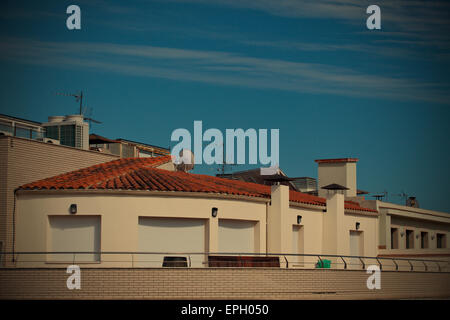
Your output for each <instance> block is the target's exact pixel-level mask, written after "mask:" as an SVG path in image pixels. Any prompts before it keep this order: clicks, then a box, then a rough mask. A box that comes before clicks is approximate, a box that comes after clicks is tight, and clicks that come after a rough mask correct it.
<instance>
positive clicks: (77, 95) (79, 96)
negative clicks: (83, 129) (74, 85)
mask: <svg viewBox="0 0 450 320" xmlns="http://www.w3.org/2000/svg"><path fill="white" fill-rule="evenodd" d="M56 94H57V95H59V96H66V97H75V101H76V102H80V115H82V116H83V119H85V120H87V121H89V126H90V125H91V122H94V123H101V122H100V121H98V120H95V119H92V118H91V116H92V108H88V107H86V106H84V110H83V91H80V93H65V92H57V93H56ZM86 110H89V117H85V116H84V113H85V112H86Z"/></svg>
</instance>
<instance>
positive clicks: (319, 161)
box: [314, 158, 358, 163]
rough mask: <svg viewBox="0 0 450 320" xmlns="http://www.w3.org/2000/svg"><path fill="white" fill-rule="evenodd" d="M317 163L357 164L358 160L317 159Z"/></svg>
mask: <svg viewBox="0 0 450 320" xmlns="http://www.w3.org/2000/svg"><path fill="white" fill-rule="evenodd" d="M314 161H315V162H317V163H341V162H358V158H339V159H317V160H314Z"/></svg>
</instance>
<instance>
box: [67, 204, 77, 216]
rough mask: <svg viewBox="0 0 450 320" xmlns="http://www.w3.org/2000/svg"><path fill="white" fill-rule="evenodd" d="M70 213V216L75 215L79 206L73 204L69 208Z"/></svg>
mask: <svg viewBox="0 0 450 320" xmlns="http://www.w3.org/2000/svg"><path fill="white" fill-rule="evenodd" d="M69 212H70V214H75V213H77V205H76V204H75V203H72V204H71V205H70V207H69Z"/></svg>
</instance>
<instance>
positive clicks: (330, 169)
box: [318, 162, 356, 197]
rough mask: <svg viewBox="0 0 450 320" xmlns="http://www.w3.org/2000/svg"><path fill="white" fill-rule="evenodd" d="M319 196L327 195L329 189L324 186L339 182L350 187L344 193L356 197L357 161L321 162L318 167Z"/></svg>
mask: <svg viewBox="0 0 450 320" xmlns="http://www.w3.org/2000/svg"><path fill="white" fill-rule="evenodd" d="M318 179H319V181H318V188H319V196H321V197H327V196H328V192H327V190H323V189H321V188H322V187H323V186H326V185H329V184H332V183H337V184H340V185H342V186H345V187H347V188H349V189H350V190H345V191H344V194H345V195H346V196H347V197H356V162H348V163H320V164H319V167H318Z"/></svg>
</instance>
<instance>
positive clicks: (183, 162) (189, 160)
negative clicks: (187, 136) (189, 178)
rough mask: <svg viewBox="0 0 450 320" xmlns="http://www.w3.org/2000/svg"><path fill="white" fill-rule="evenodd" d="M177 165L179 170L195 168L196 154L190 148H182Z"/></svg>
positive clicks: (184, 170) (186, 170) (185, 170)
mask: <svg viewBox="0 0 450 320" xmlns="http://www.w3.org/2000/svg"><path fill="white" fill-rule="evenodd" d="M175 165H176V168H177V170H178V171H183V172H188V171H190V170H192V169H194V154H193V153H192V151H191V150H188V149H183V150H181V151H180V153H179V159H177V163H176V164H175Z"/></svg>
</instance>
